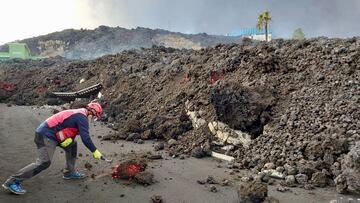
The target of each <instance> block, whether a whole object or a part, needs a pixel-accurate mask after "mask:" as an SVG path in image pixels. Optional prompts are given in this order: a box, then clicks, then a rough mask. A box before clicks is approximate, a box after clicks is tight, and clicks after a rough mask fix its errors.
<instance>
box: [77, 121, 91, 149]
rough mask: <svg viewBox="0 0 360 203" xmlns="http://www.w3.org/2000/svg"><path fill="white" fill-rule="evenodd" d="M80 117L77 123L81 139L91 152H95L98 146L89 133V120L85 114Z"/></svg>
mask: <svg viewBox="0 0 360 203" xmlns="http://www.w3.org/2000/svg"><path fill="white" fill-rule="evenodd" d="M80 117H81V118H79V119H78V122H77V125H78V128H79V134H80V137H81V140H82V142H83V143H84V145H85V146H86V147H87V148H88V149H89V150H90V151H91V152H94V151H95V150H96V147H95V145H94V143H93V142H92V140H91V138H90V135H89V121H88V120H87V118H86V117H84V116H80Z"/></svg>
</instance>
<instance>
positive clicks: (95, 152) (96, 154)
mask: <svg viewBox="0 0 360 203" xmlns="http://www.w3.org/2000/svg"><path fill="white" fill-rule="evenodd" d="M101 156H102V154H101V153H100V151H99V150H95V151H94V152H93V157H94V158H95V159H98V160H99V159H101Z"/></svg>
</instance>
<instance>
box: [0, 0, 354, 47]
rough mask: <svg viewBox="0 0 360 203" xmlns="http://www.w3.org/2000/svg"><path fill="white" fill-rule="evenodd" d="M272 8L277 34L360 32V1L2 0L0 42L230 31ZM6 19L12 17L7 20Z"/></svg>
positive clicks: (250, 23) (346, 34) (253, 21)
mask: <svg viewBox="0 0 360 203" xmlns="http://www.w3.org/2000/svg"><path fill="white" fill-rule="evenodd" d="M265 10H268V11H269V12H270V14H271V15H272V17H273V20H272V22H271V25H270V26H271V27H272V29H273V31H274V32H275V34H276V37H281V38H289V37H291V35H292V33H293V31H294V30H295V29H296V28H298V27H300V28H302V29H303V32H304V33H305V35H306V36H307V37H315V36H328V37H352V36H360V26H359V23H358V21H359V19H360V0H1V12H0V19H2V22H1V30H0V44H3V43H6V42H10V41H13V40H17V39H23V38H28V37H33V36H38V35H43V34H47V33H51V32H55V31H61V30H64V29H67V28H76V29H79V28H89V29H93V28H95V27H97V26H99V25H107V26H120V27H125V28H135V27H137V26H141V27H149V28H162V29H167V30H171V31H177V32H183V33H202V32H206V33H209V34H226V33H230V32H231V31H234V30H236V29H239V28H248V27H255V25H256V19H257V16H258V15H259V13H261V12H262V11H265ZM3 19H6V20H5V21H4V20H3Z"/></svg>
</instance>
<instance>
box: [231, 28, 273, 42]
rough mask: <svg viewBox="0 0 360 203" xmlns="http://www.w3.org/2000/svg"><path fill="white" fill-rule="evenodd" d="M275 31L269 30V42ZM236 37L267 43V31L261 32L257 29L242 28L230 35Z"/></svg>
mask: <svg viewBox="0 0 360 203" xmlns="http://www.w3.org/2000/svg"><path fill="white" fill-rule="evenodd" d="M272 33H273V31H272V30H271V29H269V30H268V40H269V41H271V39H272ZM229 35H230V36H234V37H247V38H250V39H254V40H261V41H265V39H266V36H265V29H262V30H259V29H257V28H242V29H238V30H235V31H233V32H231V33H230V34H229Z"/></svg>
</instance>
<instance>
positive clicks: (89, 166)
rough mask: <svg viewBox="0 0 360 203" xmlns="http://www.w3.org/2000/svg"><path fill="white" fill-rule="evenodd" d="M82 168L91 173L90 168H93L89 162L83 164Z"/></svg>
mask: <svg viewBox="0 0 360 203" xmlns="http://www.w3.org/2000/svg"><path fill="white" fill-rule="evenodd" d="M84 167H85V168H86V169H87V170H89V171H91V168H92V167H93V166H92V164H90V163H89V162H85V164H84Z"/></svg>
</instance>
